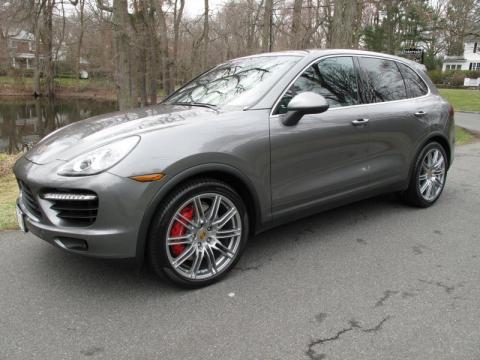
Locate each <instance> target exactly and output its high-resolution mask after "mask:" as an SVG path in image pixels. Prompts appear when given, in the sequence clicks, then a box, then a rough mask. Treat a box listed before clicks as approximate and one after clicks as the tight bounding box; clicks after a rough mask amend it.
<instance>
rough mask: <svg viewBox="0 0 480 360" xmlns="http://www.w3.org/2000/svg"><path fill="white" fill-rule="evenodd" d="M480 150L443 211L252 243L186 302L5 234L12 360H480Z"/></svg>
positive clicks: (5, 301) (278, 234) (4, 327)
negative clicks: (214, 280) (227, 273)
mask: <svg viewBox="0 0 480 360" xmlns="http://www.w3.org/2000/svg"><path fill="white" fill-rule="evenodd" d="M479 209H480V144H479V143H477V144H472V145H468V146H464V147H461V148H458V149H457V155H456V160H455V164H454V166H453V169H452V170H451V172H450V173H449V179H448V183H447V186H446V188H445V191H444V194H443V196H442V198H441V199H440V200H439V201H438V203H437V204H436V205H435V206H434V207H432V208H430V209H415V208H410V207H407V206H404V205H402V204H401V203H399V202H397V201H396V199H395V197H394V196H383V197H377V198H373V199H370V200H367V201H362V202H359V203H356V204H353V205H349V206H345V207H342V208H339V209H336V210H333V211H329V212H326V213H323V214H319V215H316V216H313V217H310V218H307V219H304V220H301V221H297V222H295V223H292V224H290V225H287V226H283V227H281V228H278V229H275V230H272V231H269V232H267V233H264V234H262V235H260V236H258V237H257V238H254V239H252V240H251V242H250V244H249V246H248V248H247V251H246V253H245V255H244V257H243V259H242V261H240V263H239V264H238V266H237V268H236V269H235V270H234V271H233V272H232V273H231V275H230V276H228V277H227V278H225V280H224V281H223V282H221V283H219V284H216V285H213V286H210V287H208V288H204V289H200V290H196V291H184V290H179V289H177V288H174V287H172V286H170V285H169V284H167V283H164V282H162V281H158V280H157V279H155V278H154V277H153V276H152V275H151V274H149V273H146V272H143V273H140V274H137V273H135V272H133V271H131V270H129V269H126V268H124V267H122V266H120V264H117V263H111V262H106V261H101V260H93V259H86V258H82V257H77V256H71V255H68V254H65V253H63V252H61V251H60V250H58V249H56V248H54V247H52V246H50V245H48V244H46V243H44V242H43V241H41V240H38V239H36V238H34V237H33V236H32V235H23V234H21V233H19V232H4V233H1V234H0V254H1V261H0V287H1V296H0V359H49V360H53V359H83V358H86V359H97V358H98V359H162V360H167V359H182V360H184V359H216V360H218V359H241V360H246V359H282V360H284V359H293V360H299V359H342V360H346V359H355V360H358V359H365V360H373V359H379V360H387V359H432V360H441V359H462V360H463V359H472V360H473V359H479V358H480V347H479V340H480V326H479V319H480V306H479V300H478V299H480V234H479V230H480V225H479V219H480V217H479Z"/></svg>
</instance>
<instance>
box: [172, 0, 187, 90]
mask: <svg viewBox="0 0 480 360" xmlns="http://www.w3.org/2000/svg"><path fill="white" fill-rule="evenodd" d="M177 1H178V0H175V8H174V16H173V17H174V19H173V37H174V39H173V69H172V73H173V84H174V87H175V85H176V84H177V82H178V64H177V61H178V41H179V38H180V24H181V22H182V16H183V9H184V8H185V0H180V8H178V9H177Z"/></svg>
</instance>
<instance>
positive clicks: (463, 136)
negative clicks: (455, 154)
mask: <svg viewBox="0 0 480 360" xmlns="http://www.w3.org/2000/svg"><path fill="white" fill-rule="evenodd" d="M474 140H475V136H474V135H473V134H472V133H470V132H468V131H467V130H465V129H464V128H461V127H459V126H456V127H455V144H456V145H465V144H469V143H471V142H473V141H474Z"/></svg>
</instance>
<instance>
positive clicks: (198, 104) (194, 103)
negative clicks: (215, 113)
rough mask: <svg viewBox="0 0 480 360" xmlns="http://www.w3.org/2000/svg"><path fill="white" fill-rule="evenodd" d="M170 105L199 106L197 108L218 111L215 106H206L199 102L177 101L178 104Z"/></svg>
mask: <svg viewBox="0 0 480 360" xmlns="http://www.w3.org/2000/svg"><path fill="white" fill-rule="evenodd" d="M170 105H183V106H199V107H205V108H208V109H212V110H217V109H218V106H217V105H213V104H208V103H201V102H181V101H179V102H172V103H170Z"/></svg>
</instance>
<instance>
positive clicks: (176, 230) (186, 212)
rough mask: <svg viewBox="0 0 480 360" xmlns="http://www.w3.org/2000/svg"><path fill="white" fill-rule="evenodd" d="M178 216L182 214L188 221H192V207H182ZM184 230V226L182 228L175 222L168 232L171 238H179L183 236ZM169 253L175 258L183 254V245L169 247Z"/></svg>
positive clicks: (180, 224) (181, 225)
mask: <svg viewBox="0 0 480 360" xmlns="http://www.w3.org/2000/svg"><path fill="white" fill-rule="evenodd" d="M180 214H182V216H183V217H184V218H186V219H188V220H192V219H193V207H192V206H186V207H184V208H183V209H182V210H181V211H180ZM186 230H187V229H186V228H185V226H183V224H182V223H181V222H179V221H175V222H174V223H173V226H172V228H171V230H170V236H171V237H179V236H183V235H185V232H186ZM170 249H171V251H172V255H173V256H175V257H177V256H179V255H180V254H181V253H183V251H184V250H185V245H184V244H178V245H172V246H171V247H170Z"/></svg>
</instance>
